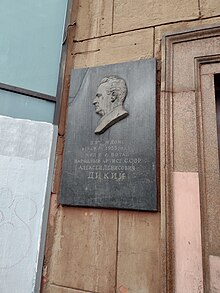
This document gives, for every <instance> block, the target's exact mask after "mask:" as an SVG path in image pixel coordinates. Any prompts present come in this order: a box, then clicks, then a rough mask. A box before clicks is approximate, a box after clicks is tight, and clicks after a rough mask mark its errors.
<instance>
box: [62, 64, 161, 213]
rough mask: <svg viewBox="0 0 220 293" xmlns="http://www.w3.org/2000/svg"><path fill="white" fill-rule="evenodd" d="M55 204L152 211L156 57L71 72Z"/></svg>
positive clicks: (154, 209) (154, 162)
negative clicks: (62, 151)
mask: <svg viewBox="0 0 220 293" xmlns="http://www.w3.org/2000/svg"><path fill="white" fill-rule="evenodd" d="M60 203H61V204H64V205H71V206H87V207H103V208H120V209H133V210H143V211H156V210H157V194H156V61H155V59H149V60H141V61H135V62H128V63H122V64H114V65H107V66H102V67H94V68H83V69H76V70H73V71H72V76H71V87H70V97H69V103H68V122H67V132H66V139H65V149H64V161H63V170H62V181H61V195H60Z"/></svg>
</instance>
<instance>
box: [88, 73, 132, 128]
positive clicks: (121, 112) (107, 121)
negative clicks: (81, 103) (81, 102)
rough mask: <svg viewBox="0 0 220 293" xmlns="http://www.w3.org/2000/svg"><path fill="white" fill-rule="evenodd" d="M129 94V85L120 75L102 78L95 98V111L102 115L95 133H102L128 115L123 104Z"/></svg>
mask: <svg viewBox="0 0 220 293" xmlns="http://www.w3.org/2000/svg"><path fill="white" fill-rule="evenodd" d="M126 96H127V85H126V82H125V81H124V79H122V78H120V77H118V76H109V77H105V78H103V79H102V80H101V82H100V84H99V86H98V89H97V93H96V96H95V98H94V100H93V105H94V106H95V111H96V113H97V114H99V115H100V116H101V119H100V120H99V121H98V125H97V127H96V129H95V134H102V133H103V132H105V131H106V130H107V129H108V128H109V127H111V126H112V125H114V124H115V123H117V122H118V121H120V120H122V119H124V118H125V117H127V116H128V112H127V111H126V109H125V108H124V106H123V104H124V101H125V99H126Z"/></svg>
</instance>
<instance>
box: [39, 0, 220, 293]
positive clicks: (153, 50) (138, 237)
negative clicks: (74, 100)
mask: <svg viewBox="0 0 220 293" xmlns="http://www.w3.org/2000/svg"><path fill="white" fill-rule="evenodd" d="M71 23H72V24H73V25H72V26H70V27H69V29H68V39H67V42H68V49H67V65H66V71H65V79H64V90H63V99H62V107H61V118H60V125H59V138H58V146H57V156H56V164H55V172H54V183H53V191H52V195H51V206H50V215H49V222H48V232H47V245H46V251H45V263H44V271H43V272H44V277H43V279H42V292H47V293H48V292H50V293H82V292H88V293H89V292H90V293H91V292H93V293H98V292H99V293H111V292H112V293H113V292H117V293H148V292H150V293H158V292H165V281H164V277H163V276H164V272H162V269H161V264H162V263H163V259H162V257H161V249H162V247H161V235H162V234H163V230H161V227H163V223H162V225H161V219H160V213H159V212H158V213H143V212H141V213H139V212H129V211H115V210H100V209H99V210H98V209H84V208H67V207H61V206H59V205H58V195H59V189H60V174H61V167H62V157H63V144H64V137H65V117H66V109H67V98H68V91H69V79H70V70H71V68H80V67H90V66H98V65H104V64H112V63H118V62H124V61H131V60H139V59H145V58H151V57H155V58H157V60H158V101H159V97H160V91H159V89H160V58H161V38H162V36H163V35H164V34H165V33H167V32H174V31H180V30H185V29H191V28H194V27H201V26H207V25H209V24H215V23H216V24H217V23H220V2H219V0H212V1H210V0H209V1H208V0H138V1H132V0H74V1H73V9H72V17H71ZM182 95H184V93H182ZM182 98H183V97H182V96H179V94H176V96H175V99H176V100H178V99H182ZM186 110H187V109H185V105H184V104H183V105H182V108H179V109H176V115H178V116H179V117H185V118H184V119H192V120H193V119H194V116H195V113H193V112H190V111H187V116H184V112H185V111H186ZM193 123H194V122H193ZM178 127H179V126H178V125H177V128H176V129H177V130H178ZM180 127H181V126H180ZM184 131H186V130H184V129H179V130H178V131H177V134H176V138H177V139H176V141H175V143H176V144H179V145H178V147H181V144H180V142H181V140H183V139H184ZM191 131H192V137H193V131H194V130H193V129H191ZM162 139H163V138H162ZM182 145H183V144H182ZM193 149H194V146H192V148H191V147H190V146H189V147H188V148H185V149H183V156H182V157H180V158H178V161H176V162H175V165H176V166H177V167H176V169H177V170H178V171H179V169H183V170H184V171H187V168H186V166H187V164H188V163H189V164H190V165H192V166H193V167H192V170H193V171H194V170H197V161H194V160H193V159H192V160H191V157H190V154H191V150H193ZM187 160H188V161H189V162H188V161H187Z"/></svg>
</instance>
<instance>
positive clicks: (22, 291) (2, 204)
mask: <svg viewBox="0 0 220 293" xmlns="http://www.w3.org/2000/svg"><path fill="white" fill-rule="evenodd" d="M54 132H55V130H54V126H53V125H52V124H49V123H44V122H34V121H29V120H21V119H13V118H8V117H3V116H0V292H1V293H31V292H37V291H38V290H39V289H38V288H39V284H38V285H36V278H37V273H36V272H37V267H38V266H39V261H41V259H42V257H41V256H40V246H41V250H42V247H43V245H42V243H41V242H42V241H44V239H43V240H42V237H43V238H44V235H43V234H45V229H46V227H45V223H44V227H43V225H42V223H43V221H44V222H45V217H47V210H48V202H49V195H50V194H49V193H50V184H51V177H52V174H51V173H52V172H51V171H50V170H51V169H52V168H53V166H52V165H53V163H52V164H51V162H50V160H51V156H52V157H53V156H54V140H55V139H54V138H55V136H56V134H55V135H54ZM51 167H52V168H51ZM48 184H49V188H48ZM45 206H46V212H45ZM42 228H43V232H42ZM41 255H42V251H41ZM38 270H39V269H38ZM38 274H40V272H38ZM39 279H40V278H39ZM34 288H37V289H34Z"/></svg>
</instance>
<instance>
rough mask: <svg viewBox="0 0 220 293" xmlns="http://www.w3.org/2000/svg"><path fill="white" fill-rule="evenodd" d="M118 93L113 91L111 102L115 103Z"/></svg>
mask: <svg viewBox="0 0 220 293" xmlns="http://www.w3.org/2000/svg"><path fill="white" fill-rule="evenodd" d="M117 97H118V93H117V92H116V91H112V92H111V102H112V103H114V101H115V100H116V99H117Z"/></svg>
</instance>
